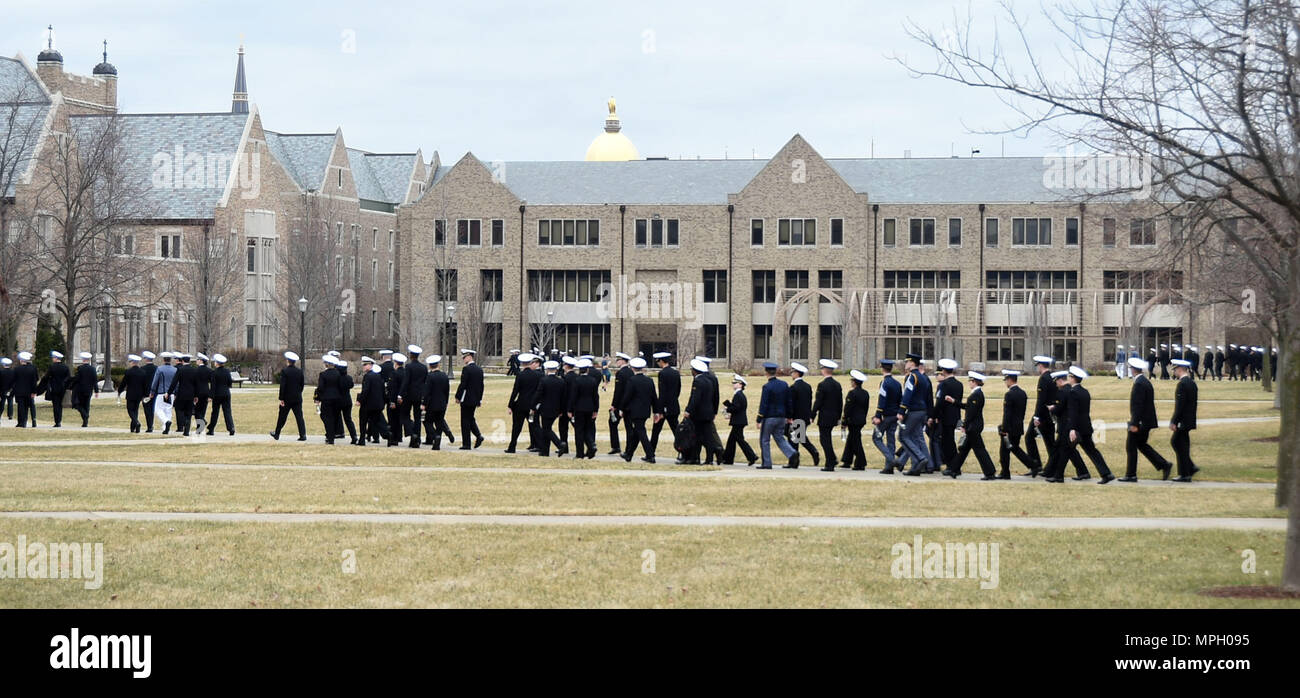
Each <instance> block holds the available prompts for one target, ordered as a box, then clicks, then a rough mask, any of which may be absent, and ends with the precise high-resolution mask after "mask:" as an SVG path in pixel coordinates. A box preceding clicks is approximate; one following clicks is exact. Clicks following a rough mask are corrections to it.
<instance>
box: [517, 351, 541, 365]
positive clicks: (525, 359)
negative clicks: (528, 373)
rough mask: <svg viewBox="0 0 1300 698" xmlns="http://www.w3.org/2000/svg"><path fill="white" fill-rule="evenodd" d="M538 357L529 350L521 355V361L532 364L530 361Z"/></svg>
mask: <svg viewBox="0 0 1300 698" xmlns="http://www.w3.org/2000/svg"><path fill="white" fill-rule="evenodd" d="M536 358H537V357H536V356H533V355H532V354H530V353H528V352H524V353H522V354H520V355H519V363H523V364H530V363H532V362H533V359H536Z"/></svg>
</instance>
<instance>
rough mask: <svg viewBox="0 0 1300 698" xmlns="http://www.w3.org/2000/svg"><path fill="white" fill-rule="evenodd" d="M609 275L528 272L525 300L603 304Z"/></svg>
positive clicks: (555, 271)
mask: <svg viewBox="0 0 1300 698" xmlns="http://www.w3.org/2000/svg"><path fill="white" fill-rule="evenodd" d="M609 282H610V272H608V271H585V270H584V271H574V270H550V269H530V270H529V271H528V300H529V301H530V302H533V303H538V302H544V303H548V302H557V303H559V302H570V303H572V302H577V303H597V302H601V301H603V300H606V298H605V296H604V292H605V291H607V290H608V288H609V286H608V284H609Z"/></svg>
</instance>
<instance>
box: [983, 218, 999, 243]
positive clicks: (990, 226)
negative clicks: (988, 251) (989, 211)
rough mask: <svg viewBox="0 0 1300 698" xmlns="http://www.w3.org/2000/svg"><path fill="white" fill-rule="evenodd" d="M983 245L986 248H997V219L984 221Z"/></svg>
mask: <svg viewBox="0 0 1300 698" xmlns="http://www.w3.org/2000/svg"><path fill="white" fill-rule="evenodd" d="M984 245H985V246H986V247H997V246H998V219H996V218H987V219H985V220H984Z"/></svg>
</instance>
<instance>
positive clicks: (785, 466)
mask: <svg viewBox="0 0 1300 698" xmlns="http://www.w3.org/2000/svg"><path fill="white" fill-rule="evenodd" d="M781 469H782V470H798V469H799V466H797V465H790V464H789V463H786V464H785V465H783V466H781Z"/></svg>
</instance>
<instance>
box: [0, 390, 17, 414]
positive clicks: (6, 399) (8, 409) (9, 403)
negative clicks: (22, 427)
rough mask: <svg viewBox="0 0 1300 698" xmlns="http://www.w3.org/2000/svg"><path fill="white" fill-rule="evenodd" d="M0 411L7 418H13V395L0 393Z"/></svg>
mask: <svg viewBox="0 0 1300 698" xmlns="http://www.w3.org/2000/svg"><path fill="white" fill-rule="evenodd" d="M0 413H3V414H4V415H5V416H6V417H8V418H9V419H13V418H14V396H13V395H12V394H11V395H0Z"/></svg>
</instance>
